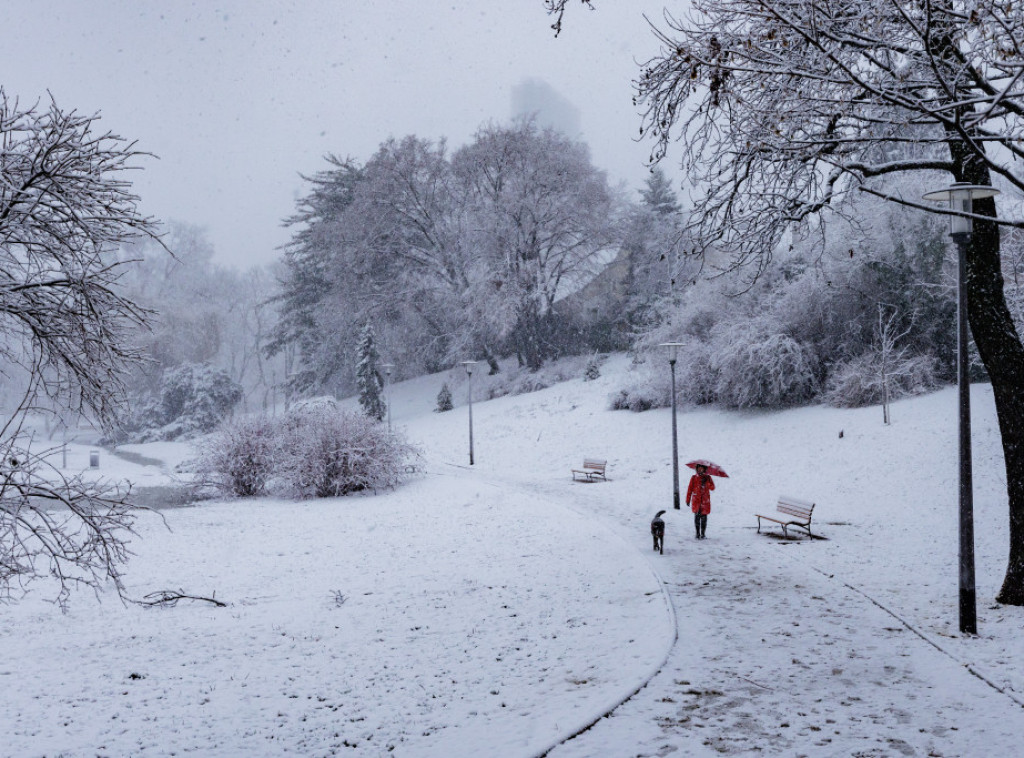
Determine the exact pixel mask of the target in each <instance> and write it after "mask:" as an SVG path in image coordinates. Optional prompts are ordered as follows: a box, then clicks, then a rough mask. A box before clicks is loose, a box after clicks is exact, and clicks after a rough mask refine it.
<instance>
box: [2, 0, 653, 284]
mask: <svg viewBox="0 0 1024 758" xmlns="http://www.w3.org/2000/svg"><path fill="white" fill-rule="evenodd" d="M574 10H575V9H574ZM661 10H662V3H661V2H660V1H658V0H643V1H642V2H639V1H637V0H632V1H631V2H629V3H606V4H602V7H601V9H600V11H599V12H594V13H588V12H576V13H574V14H573V18H572V22H571V23H568V24H566V27H565V30H564V31H563V32H562V34H561V36H560V37H558V38H557V39H556V38H555V37H554V33H553V32H552V30H551V29H550V19H549V18H548V17H547V16H546V14H545V12H544V8H543V3H542V2H541V0H530V1H529V2H523V1H522V0H520V1H518V2H503V3H468V4H467V3H424V2H418V1H417V0H393V1H392V2H387V3H366V2H355V0H294V1H292V2H286V1H284V0H273V1H270V2H247V1H246V0H225V1H224V2H217V3H207V2H202V3H138V2H133V1H132V0H96V2H88V3H82V2H77V1H76V0H5V2H4V3H2V4H0V28H3V29H5V30H7V34H6V35H5V42H4V46H3V50H2V52H0V63H2V71H3V74H2V80H0V84H2V86H4V87H5V88H6V89H7V91H8V94H9V95H17V96H19V97H21V98H22V100H23V102H34V101H35V100H36V99H38V98H45V97H46V93H47V92H50V93H52V95H53V96H54V98H56V100H57V103H58V104H59V105H60V106H61V107H62V108H63V109H65V110H72V109H75V110H79V111H83V112H87V113H94V112H97V111H99V112H101V113H102V114H103V121H102V122H101V126H103V127H104V128H106V129H109V130H112V131H114V132H115V133H117V134H120V135H122V136H124V137H127V138H130V139H133V140H138V147H139V148H140V149H142V150H145V151H149V152H151V153H153V154H154V155H156V156H157V158H158V159H154V160H149V161H147V162H145V164H144V166H145V170H144V171H142V172H139V173H138V174H137V176H135V177H134V181H135V189H136V192H137V193H138V194H139V195H140V196H141V197H142V198H143V209H144V210H145V211H146V212H147V213H149V214H151V215H154V216H156V217H158V218H160V219H163V220H170V219H173V220H178V221H184V222H187V223H190V224H197V225H199V226H201V227H203V228H205V229H206V231H207V233H208V235H209V238H210V240H211V241H212V242H213V244H214V247H215V249H216V256H217V260H218V261H219V262H221V263H229V264H232V265H236V266H248V265H251V264H265V263H269V262H271V261H272V260H275V259H276V258H277V257H279V254H280V253H279V251H277V250H276V248H277V247H278V246H279V245H281V244H283V243H284V242H287V240H288V236H289V232H288V230H286V229H283V228H282V227H281V221H282V219H284V218H286V217H287V216H290V215H291V214H292V212H293V211H294V208H295V200H296V198H297V197H299V196H301V195H302V194H304V193H305V191H306V190H307V189H308V188H307V187H305V186H304V184H303V182H302V180H301V178H300V173H301V174H306V175H309V174H312V173H314V172H315V171H317V170H319V169H322V168H326V163H325V162H324V160H323V158H324V156H325V155H326V154H328V153H333V154H336V155H339V156H341V157H347V156H351V157H354V158H356V159H357V160H359V161H365V160H367V159H368V158H369V157H370V156H371V155H372V154H373V152H374V151H375V150H376V148H377V146H378V145H379V144H380V143H381V142H382V141H384V140H385V139H387V138H388V137H389V136H395V137H403V136H405V135H407V134H416V135H417V136H419V137H423V138H428V139H439V138H442V137H445V138H448V140H449V141H450V143H451V144H452V146H453V147H457V146H458V145H461V144H463V143H465V142H467V141H469V139H470V138H471V137H472V135H473V133H474V132H475V131H476V130H477V129H478V128H479V127H480V126H481V125H483V124H484V123H486V122H489V121H497V122H505V121H507V120H508V119H509V118H510V117H511V116H513V115H514V114H516V113H522V112H532V111H538V110H539V111H540V112H541V115H542V119H543V120H545V121H546V122H549V123H554V125H556V126H558V127H559V128H561V129H563V130H564V131H566V132H567V133H568V134H570V136H573V137H576V136H579V137H582V139H583V140H584V141H586V142H587V143H588V144H589V145H590V146H591V150H592V154H593V157H594V162H595V164H596V165H597V166H599V167H600V168H602V169H605V170H607V171H608V172H609V176H610V177H611V178H612V180H613V181H615V182H617V181H619V180H623V181H626V182H627V183H628V184H629V186H630V187H632V188H634V189H636V188H639V187H640V186H641V184H642V182H643V179H644V177H645V176H646V171H647V169H646V168H645V167H644V162H645V160H646V159H647V157H648V154H649V149H650V146H649V145H647V144H643V143H639V142H636V141H635V137H636V136H637V134H638V129H639V119H638V117H637V114H636V111H635V109H634V108H633V106H632V102H631V97H632V86H631V82H632V80H633V79H634V78H635V77H636V75H637V72H638V70H639V69H638V66H637V65H636V62H635V61H636V58H637V57H643V56H646V55H650V54H652V53H653V52H655V50H656V48H655V41H654V38H653V36H652V34H651V32H650V30H649V27H648V25H647V23H646V21H645V20H644V18H643V13H644V12H646V13H648V14H650V15H651V17H652V18H654V19H657V18H660V14H661Z"/></svg>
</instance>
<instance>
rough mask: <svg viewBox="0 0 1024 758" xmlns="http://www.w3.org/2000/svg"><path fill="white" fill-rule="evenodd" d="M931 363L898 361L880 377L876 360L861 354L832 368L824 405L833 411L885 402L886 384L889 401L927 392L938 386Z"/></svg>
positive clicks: (923, 358) (924, 358) (926, 360)
mask: <svg viewBox="0 0 1024 758" xmlns="http://www.w3.org/2000/svg"><path fill="white" fill-rule="evenodd" d="M935 374H936V363H935V359H934V358H933V357H932V356H930V355H915V356H912V357H908V358H903V359H901V360H900V361H899V362H898V363H896V364H894V365H893V367H892V368H891V370H890V371H888V372H886V373H885V374H883V372H882V371H881V368H880V366H879V361H878V356H877V355H874V354H871V353H865V354H864V355H861V356H859V357H857V358H854V359H852V360H850V361H846V362H845V363H842V364H841V365H839V366H836V367H834V368H833V370H832V373H831V374H830V375H829V380H828V386H827V387H826V390H825V396H824V399H825V402H826V403H828V404H829V405H831V406H834V407H836V408H860V407H863V406H866V405H877V404H879V403H881V402H883V401H884V400H885V384H886V380H888V385H889V399H890V400H897V399H899V398H901V397H907V396H908V395H920V394H922V393H924V392H930V391H931V390H933V389H935V388H936V387H937V386H938V381H937V379H936V375H935Z"/></svg>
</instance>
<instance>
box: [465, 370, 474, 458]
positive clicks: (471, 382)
mask: <svg viewBox="0 0 1024 758" xmlns="http://www.w3.org/2000/svg"><path fill="white" fill-rule="evenodd" d="M476 364H477V362H476V361H462V365H463V366H465V367H466V376H468V377H469V389H468V393H469V465H470V466H472V465H473V367H474V366H475V365H476Z"/></svg>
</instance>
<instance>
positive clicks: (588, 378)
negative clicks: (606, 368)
mask: <svg viewBox="0 0 1024 758" xmlns="http://www.w3.org/2000/svg"><path fill="white" fill-rule="evenodd" d="M600 376H601V359H600V357H598V356H596V355H595V356H592V357H591V358H590V360H588V361H587V365H586V366H585V367H584V368H583V381H585V382H592V381H594V380H595V379H599V378H600Z"/></svg>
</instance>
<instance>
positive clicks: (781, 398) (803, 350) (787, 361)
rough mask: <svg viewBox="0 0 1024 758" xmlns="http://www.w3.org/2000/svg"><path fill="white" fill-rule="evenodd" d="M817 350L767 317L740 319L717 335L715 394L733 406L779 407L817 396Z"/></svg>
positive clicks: (715, 347) (714, 368) (713, 353)
mask: <svg viewBox="0 0 1024 758" xmlns="http://www.w3.org/2000/svg"><path fill="white" fill-rule="evenodd" d="M816 364H817V358H816V356H815V355H814V353H813V350H811V349H809V348H807V347H806V346H805V345H803V344H802V343H800V342H797V341H796V340H794V339H793V338H792V337H790V336H789V335H787V334H782V333H780V332H777V331H773V330H772V329H771V324H770V323H768V322H767V321H765V320H760V319H750V320H743V321H739V322H737V323H735V324H733V325H731V326H730V327H728V328H726V329H724V330H723V331H722V333H720V334H719V335H717V336H716V339H715V341H714V345H713V350H712V353H711V369H712V371H713V372H714V374H715V376H716V379H715V396H716V398H717V400H718V402H720V403H722V404H724V405H726V406H728V407H731V408H780V407H783V406H787V405H795V404H797V403H801V402H805V401H807V400H809V399H811V398H812V397H814V394H815V391H816V389H817V381H816V378H815V376H816V374H815V369H816V367H817V366H816Z"/></svg>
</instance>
